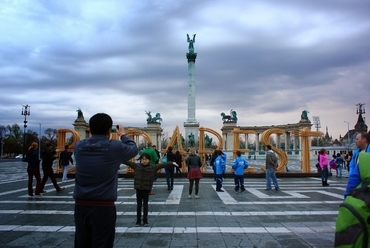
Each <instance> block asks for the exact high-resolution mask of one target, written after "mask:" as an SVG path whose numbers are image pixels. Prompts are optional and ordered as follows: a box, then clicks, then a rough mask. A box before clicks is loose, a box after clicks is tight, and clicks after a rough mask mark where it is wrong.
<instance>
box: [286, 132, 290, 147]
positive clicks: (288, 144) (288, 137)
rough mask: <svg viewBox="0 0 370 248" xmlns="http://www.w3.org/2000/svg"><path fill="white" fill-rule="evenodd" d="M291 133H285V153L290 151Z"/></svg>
mask: <svg viewBox="0 0 370 248" xmlns="http://www.w3.org/2000/svg"><path fill="white" fill-rule="evenodd" d="M289 146H290V132H285V151H289V150H290V147H289Z"/></svg>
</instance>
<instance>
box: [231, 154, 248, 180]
mask: <svg viewBox="0 0 370 248" xmlns="http://www.w3.org/2000/svg"><path fill="white" fill-rule="evenodd" d="M232 168H233V170H234V175H239V176H241V175H244V169H247V168H248V161H247V160H245V159H244V158H242V157H237V158H236V159H235V160H234V162H233V164H232Z"/></svg>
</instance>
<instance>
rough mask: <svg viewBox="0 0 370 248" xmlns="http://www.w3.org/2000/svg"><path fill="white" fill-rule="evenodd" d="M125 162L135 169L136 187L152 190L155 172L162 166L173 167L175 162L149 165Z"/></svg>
mask: <svg viewBox="0 0 370 248" xmlns="http://www.w3.org/2000/svg"><path fill="white" fill-rule="evenodd" d="M125 164H126V165H127V166H129V167H131V168H132V169H133V170H134V188H135V189H140V190H152V187H153V182H154V173H155V172H156V171H157V170H159V169H161V168H171V167H172V166H174V165H173V162H168V163H162V164H155V165H150V164H148V165H147V166H144V165H142V164H141V163H133V162H129V161H128V162H125Z"/></svg>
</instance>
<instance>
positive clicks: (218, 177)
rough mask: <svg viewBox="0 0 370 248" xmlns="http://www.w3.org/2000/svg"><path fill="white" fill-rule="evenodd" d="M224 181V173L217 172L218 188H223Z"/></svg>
mask: <svg viewBox="0 0 370 248" xmlns="http://www.w3.org/2000/svg"><path fill="white" fill-rule="evenodd" d="M223 181H224V179H223V175H222V174H216V190H221V188H222V182H223Z"/></svg>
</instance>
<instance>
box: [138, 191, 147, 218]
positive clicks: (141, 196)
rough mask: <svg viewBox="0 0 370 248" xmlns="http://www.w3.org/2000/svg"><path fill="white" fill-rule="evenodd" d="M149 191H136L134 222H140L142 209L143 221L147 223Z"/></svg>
mask: <svg viewBox="0 0 370 248" xmlns="http://www.w3.org/2000/svg"><path fill="white" fill-rule="evenodd" d="M149 193H150V190H141V189H137V190H136V204H137V206H136V221H141V209H142V208H143V209H144V211H143V221H144V223H145V222H148V201H149Z"/></svg>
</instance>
